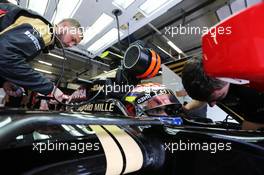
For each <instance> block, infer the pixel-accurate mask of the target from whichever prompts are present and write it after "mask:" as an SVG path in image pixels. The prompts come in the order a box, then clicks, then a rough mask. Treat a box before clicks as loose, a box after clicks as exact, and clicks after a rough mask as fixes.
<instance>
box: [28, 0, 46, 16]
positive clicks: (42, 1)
mask: <svg viewBox="0 0 264 175" xmlns="http://www.w3.org/2000/svg"><path fill="white" fill-rule="evenodd" d="M47 5H48V0H30V1H29V3H28V7H27V8H28V9H30V10H33V11H35V12H38V13H39V14H40V15H42V16H43V15H44V13H45V10H46V8H47Z"/></svg>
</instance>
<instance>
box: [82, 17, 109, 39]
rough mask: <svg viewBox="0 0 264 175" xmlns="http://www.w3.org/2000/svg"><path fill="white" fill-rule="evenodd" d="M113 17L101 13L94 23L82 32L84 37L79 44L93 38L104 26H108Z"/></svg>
mask: <svg viewBox="0 0 264 175" xmlns="http://www.w3.org/2000/svg"><path fill="white" fill-rule="evenodd" d="M113 21H114V18H112V17H111V16H109V15H107V14H105V13H103V14H102V15H101V16H100V17H99V18H98V19H97V20H96V21H95V22H94V24H93V25H92V26H91V27H90V28H89V29H88V30H87V31H85V33H84V39H83V40H82V42H81V44H86V43H88V42H89V41H90V40H91V39H92V38H94V37H95V36H96V35H97V34H98V33H101V32H102V31H103V30H104V29H105V28H106V27H108V26H109V25H110V24H111V23H112V22H113Z"/></svg>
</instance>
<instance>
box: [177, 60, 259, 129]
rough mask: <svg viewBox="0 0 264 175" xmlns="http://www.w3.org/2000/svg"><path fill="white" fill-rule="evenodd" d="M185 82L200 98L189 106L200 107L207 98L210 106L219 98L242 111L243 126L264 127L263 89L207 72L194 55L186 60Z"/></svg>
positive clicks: (187, 89) (191, 94)
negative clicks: (239, 83)
mask: <svg viewBox="0 0 264 175" xmlns="http://www.w3.org/2000/svg"><path fill="white" fill-rule="evenodd" d="M182 83H183V86H184V88H185V90H186V91H187V92H188V94H189V95H190V97H192V98H193V99H195V100H197V101H196V102H195V103H193V104H192V105H189V106H188V109H194V108H198V107H199V106H200V105H203V104H204V102H207V103H208V104H209V105H210V106H211V107H212V106H214V105H215V104H216V103H217V102H221V103H223V104H233V106H232V105H231V109H232V108H233V109H234V110H236V111H239V112H240V113H241V116H242V117H243V118H244V121H243V123H242V129H246V130H249V129H250V130H254V129H259V128H262V127H264V93H260V92H258V91H257V90H255V89H253V88H250V87H247V86H245V85H236V84H230V83H228V82H225V81H222V80H219V79H216V78H213V77H209V76H207V75H206V74H205V72H204V70H203V65H202V61H201V60H200V59H195V58H194V59H191V60H190V61H189V62H187V63H186V64H185V66H184V68H183V72H182ZM234 104H235V105H234Z"/></svg>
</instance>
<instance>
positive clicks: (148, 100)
mask: <svg viewBox="0 0 264 175" xmlns="http://www.w3.org/2000/svg"><path fill="white" fill-rule="evenodd" d="M131 97H135V99H134V100H133V101H132V103H133V104H134V106H135V108H136V115H137V116H141V115H147V116H169V115H173V114H172V113H169V112H168V111H172V110H174V111H177V109H178V108H179V107H181V104H180V103H179V101H178V100H177V98H176V97H175V95H174V94H173V92H172V91H171V90H170V89H167V88H166V87H165V86H163V85H161V84H158V83H145V84H140V85H138V86H137V87H136V88H134V89H133V90H132V91H131V93H129V94H128V96H127V97H126V98H127V99H131ZM168 109H169V110H168Z"/></svg>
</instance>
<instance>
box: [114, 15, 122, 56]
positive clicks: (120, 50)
mask: <svg viewBox="0 0 264 175" xmlns="http://www.w3.org/2000/svg"><path fill="white" fill-rule="evenodd" d="M114 15H115V17H116V25H117V37H118V47H119V52H120V53H122V49H121V39H120V27H119V19H118V13H114Z"/></svg>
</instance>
